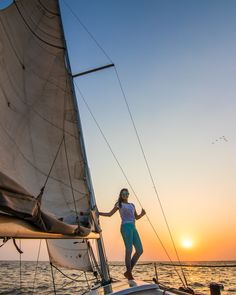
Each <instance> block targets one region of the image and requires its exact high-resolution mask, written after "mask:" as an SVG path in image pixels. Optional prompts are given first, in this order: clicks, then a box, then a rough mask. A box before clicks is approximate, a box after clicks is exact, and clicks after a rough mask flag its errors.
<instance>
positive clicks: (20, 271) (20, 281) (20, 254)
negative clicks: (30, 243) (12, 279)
mask: <svg viewBox="0 0 236 295" xmlns="http://www.w3.org/2000/svg"><path fill="white" fill-rule="evenodd" d="M19 249H20V250H21V240H19ZM21 255H22V252H20V259H19V260H20V293H21V292H22V290H21V288H22V269H21V268H22V265H21V262H22V261H21Z"/></svg>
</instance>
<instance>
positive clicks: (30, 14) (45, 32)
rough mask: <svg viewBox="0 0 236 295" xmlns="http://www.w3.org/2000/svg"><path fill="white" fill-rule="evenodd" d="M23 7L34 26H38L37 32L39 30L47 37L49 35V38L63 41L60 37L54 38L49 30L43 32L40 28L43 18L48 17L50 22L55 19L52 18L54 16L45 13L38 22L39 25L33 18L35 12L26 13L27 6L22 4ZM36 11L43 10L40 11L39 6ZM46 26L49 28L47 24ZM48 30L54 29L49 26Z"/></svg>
mask: <svg viewBox="0 0 236 295" xmlns="http://www.w3.org/2000/svg"><path fill="white" fill-rule="evenodd" d="M21 5H22V10H24V11H25V14H26V15H27V16H28V19H29V20H30V21H31V23H32V24H33V25H35V26H36V28H35V29H37V30H39V31H40V32H42V33H43V34H45V35H47V36H49V37H51V38H54V39H57V40H59V41H60V40H61V39H60V37H56V36H54V35H52V34H49V33H48V32H47V30H43V29H42V28H41V27H40V25H39V24H40V23H41V20H42V18H43V17H47V18H49V19H50V20H52V19H53V18H54V17H52V16H50V17H49V16H48V15H47V14H46V13H45V12H43V13H42V17H41V18H40V20H39V21H38V23H35V20H34V19H33V18H32V17H31V16H32V14H33V13H34V12H33V11H32V12H31V11H30V12H28V11H26V8H25V6H24V5H23V3H21ZM35 9H37V12H38V11H39V10H41V11H42V9H40V8H39V6H38V7H37V6H36V7H35ZM44 25H45V26H47V24H45V23H44ZM48 28H49V29H52V27H51V26H48ZM35 29H34V31H35Z"/></svg>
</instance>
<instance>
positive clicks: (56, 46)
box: [14, 1, 65, 50]
mask: <svg viewBox="0 0 236 295" xmlns="http://www.w3.org/2000/svg"><path fill="white" fill-rule="evenodd" d="M14 4H15V6H16V8H17V11H18V12H19V14H20V16H21V18H22V20H23V22H24V24H25V25H26V27H27V28H28V29H29V30H30V32H31V33H32V34H33V35H34V36H35V37H36V38H37V39H38V40H40V41H41V42H43V43H45V44H47V45H49V46H52V47H55V48H58V49H62V50H64V49H65V48H64V47H63V46H59V45H55V44H52V43H50V42H48V41H46V40H44V39H43V38H41V37H40V36H39V35H37V34H36V33H35V32H34V31H33V30H32V28H31V27H30V25H29V24H28V23H27V21H26V20H25V18H24V16H23V14H22V13H21V11H20V9H19V7H18V5H17V3H16V1H14Z"/></svg>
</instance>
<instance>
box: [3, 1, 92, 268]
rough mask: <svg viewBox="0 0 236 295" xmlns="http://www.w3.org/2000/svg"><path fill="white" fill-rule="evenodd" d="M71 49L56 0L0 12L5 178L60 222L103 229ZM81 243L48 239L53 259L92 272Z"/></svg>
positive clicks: (18, 5)
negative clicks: (99, 224)
mask: <svg viewBox="0 0 236 295" xmlns="http://www.w3.org/2000/svg"><path fill="white" fill-rule="evenodd" d="M64 46H65V44H64V39H63V33H62V28H61V20H60V12H59V8H58V3H57V1H56V0H17V1H14V3H13V4H12V5H11V6H10V7H8V8H7V9H5V10H3V11H1V12H0V155H1V158H0V172H1V173H2V174H3V175H5V176H6V177H7V178H9V179H11V180H12V181H14V182H15V183H17V184H19V185H20V186H21V187H22V188H23V189H24V190H25V191H27V192H29V193H30V195H31V196H34V197H35V198H36V197H37V196H39V198H40V204H41V208H42V210H43V211H45V212H49V213H50V214H53V216H54V217H55V218H56V219H58V220H60V221H62V222H65V223H67V224H74V225H76V224H79V225H81V226H85V227H87V228H90V229H91V230H96V226H95V223H96V222H95V219H96V218H91V216H93V217H94V216H95V215H94V214H91V210H92V208H93V207H94V206H95V202H94V199H93V197H91V192H90V190H91V189H90V188H89V181H88V170H87V166H86V165H87V164H86V156H85V154H84V150H83V138H82V131H81V129H80V127H78V126H80V124H79V116H78V112H77V108H76V107H75V105H76V104H75V98H74V95H73V87H71V81H70V73H68V72H69V70H68V69H67V65H66V62H65V60H66V59H65V48H64ZM40 192H41V194H40ZM76 241H78V240H73V239H71V240H61V241H60V240H57V241H49V240H48V241H47V245H48V250H49V255H50V259H51V261H53V263H55V264H57V263H58V264H59V265H62V266H66V267H71V268H82V269H91V265H90V264H89V263H88V261H89V258H88V251H87V248H86V247H85V245H86V243H85V244H84V243H76ZM80 249H81V253H82V252H83V255H82V256H80V254H79V250H80ZM85 256H86V257H85ZM67 257H70V259H69V260H68V259H66V258H67ZM81 257H83V259H82V260H83V261H86V263H84V262H82V263H80V261H81ZM65 260H66V263H65ZM75 261H78V263H75Z"/></svg>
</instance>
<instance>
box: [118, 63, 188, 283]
mask: <svg viewBox="0 0 236 295" xmlns="http://www.w3.org/2000/svg"><path fill="white" fill-rule="evenodd" d="M115 73H116V76H117V80H118V82H119V86H120V89H121V92H122V95H123V99H124V101H125V104H126V107H127V110H128V113H129V116H130V120H131V122H132V125H133V128H134V132H135V135H136V137H137V140H138V144H139V147H140V149H141V152H142V155H143V159H144V162H145V165H146V168H147V170H148V174H149V177H150V179H151V182H152V185H153V188H154V191H155V195H156V197H157V200H158V203H159V206H160V208H161V212H162V215H163V217H164V220H165V223H166V227H167V229H168V233H169V236H170V238H171V242H172V245H173V248H174V251H175V254H176V257H177V259H178V262H179V264H181V262H180V258H179V254H178V251H177V248H176V245H175V241H174V239H173V236H172V233H171V230H170V226H169V223H168V221H167V218H166V214H165V211H164V209H163V205H162V202H161V199H160V197H159V194H158V191H157V188H156V184H155V181H154V178H153V175H152V172H151V169H150V166H149V163H148V160H147V156H146V153H145V151H144V148H143V144H142V141H141V139H140V136H139V132H138V130H137V127H136V124H135V122H134V118H133V115H132V113H131V110H130V106H129V103H128V100H127V97H126V94H125V91H124V88H123V86H122V83H121V80H120V77H119V74H118V71H117V69H116V67H115ZM148 219H149V218H148ZM181 272H182V275H183V278H184V281H185V284H186V286H188V283H187V280H186V277H185V274H184V271H183V268H182V267H181Z"/></svg>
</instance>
